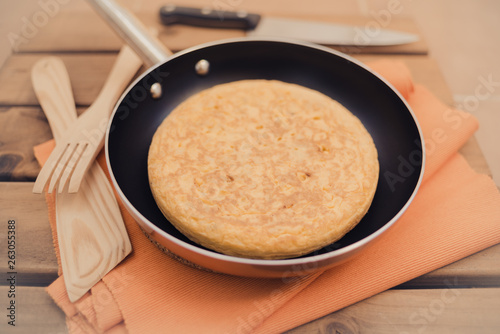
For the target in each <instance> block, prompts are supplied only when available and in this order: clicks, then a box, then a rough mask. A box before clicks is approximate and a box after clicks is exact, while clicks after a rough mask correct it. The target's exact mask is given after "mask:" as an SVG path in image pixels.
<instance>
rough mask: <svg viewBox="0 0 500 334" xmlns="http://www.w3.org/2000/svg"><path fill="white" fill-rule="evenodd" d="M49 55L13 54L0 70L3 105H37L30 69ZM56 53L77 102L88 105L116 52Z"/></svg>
mask: <svg viewBox="0 0 500 334" xmlns="http://www.w3.org/2000/svg"><path fill="white" fill-rule="evenodd" d="M50 55H54V54H20V55H13V56H11V57H10V58H9V59H8V60H7V61H6V63H5V65H4V66H3V67H2V69H1V70H0V105H7V106H16V105H22V106H38V105H39V103H38V100H37V98H36V95H35V92H34V90H33V87H32V84H31V68H32V67H33V65H34V64H35V63H36V62H37V61H38V60H39V59H41V58H43V57H47V56H50ZM55 55H56V56H58V57H60V58H61V59H62V60H63V62H64V64H65V66H66V68H67V70H68V74H69V77H70V81H71V85H72V87H73V95H74V98H75V102H76V104H77V105H80V106H88V105H90V104H91V103H92V102H93V101H94V100H95V99H96V97H97V95H98V94H99V92H100V90H101V88H102V86H103V85H104V81H105V80H106V78H107V76H108V74H109V72H110V71H111V67H112V66H113V64H114V62H115V60H116V57H117V53H116V54H115V53H111V54H55ZM141 72H142V70H141Z"/></svg>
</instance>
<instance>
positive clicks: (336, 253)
mask: <svg viewBox="0 0 500 334" xmlns="http://www.w3.org/2000/svg"><path fill="white" fill-rule="evenodd" d="M263 41H264V42H276V43H286V44H293V45H298V46H304V47H308V48H313V49H316V50H320V51H324V52H327V53H330V54H333V55H335V56H337V57H340V58H343V59H345V60H348V61H349V62H351V63H353V64H355V65H357V66H359V67H361V68H362V69H364V70H365V71H368V72H369V73H370V74H371V75H373V76H375V77H377V78H378V79H379V80H380V81H381V82H382V83H384V84H385V85H386V86H387V87H388V88H390V90H391V91H392V92H393V93H395V94H396V95H397V97H398V98H399V99H400V100H401V102H402V103H403V104H404V106H405V107H406V109H407V111H408V112H409V113H410V115H411V117H412V119H413V122H414V124H415V126H416V128H417V131H418V134H419V137H420V145H421V146H420V147H421V150H422V167H421V170H420V174H419V176H418V180H417V183H416V185H415V187H414V189H413V191H412V194H411V195H410V197H409V198H408V200H407V201H406V203H405V204H404V205H403V207H402V208H401V209H400V210H399V211H398V213H397V214H396V215H394V216H393V217H392V218H391V219H390V220H389V221H388V222H386V223H385V224H384V225H383V226H382V227H380V228H379V229H377V230H376V231H375V232H373V233H371V234H370V235H368V236H366V237H364V238H362V239H360V240H358V241H356V242H354V243H352V244H350V245H348V246H345V247H342V248H340V249H336V250H332V251H329V252H326V253H324V254H316V255H306V256H305V257H300V258H291V259H277V260H272V259H251V258H242V257H236V256H232V255H226V254H221V253H217V252H215V251H211V250H207V249H203V248H201V247H199V246H195V245H191V244H189V243H187V242H185V241H182V240H180V239H178V238H176V237H174V236H172V235H171V234H169V233H167V232H165V231H164V230H162V229H161V228H159V227H158V226H156V225H155V224H154V223H152V222H150V221H149V220H148V219H147V218H146V217H144V216H143V215H142V213H141V212H139V210H137V209H136V208H135V207H134V206H133V205H132V203H131V202H130V201H129V200H128V198H127V197H126V196H125V194H124V193H123V192H122V190H121V188H120V186H119V185H118V182H117V180H116V178H115V176H114V173H113V170H112V168H111V161H110V157H109V135H110V131H111V125H112V122H113V120H114V119H115V115H116V112H117V110H118V106H120V104H121V103H122V101H123V99H124V98H125V97H126V96H127V95H128V94H129V92H130V90H131V89H132V88H133V87H134V86H135V85H136V84H137V83H138V82H140V81H141V80H143V79H144V77H146V76H148V75H149V74H150V73H151V72H152V71H153V70H154V69H156V68H158V67H160V66H162V65H163V64H165V63H166V62H169V61H171V60H172V59H175V58H178V57H180V56H182V55H184V54H187V53H190V52H193V51H196V50H200V49H203V48H206V47H212V46H217V45H222V44H230V43H241V42H263ZM425 151H426V147H425V143H424V136H423V132H422V129H421V126H420V124H419V122H418V120H417V118H416V116H415V113H414V112H413V110H412V108H411V107H410V105H409V104H408V102H407V101H406V99H405V98H404V97H403V96H402V95H401V93H400V92H399V91H398V90H397V89H396V88H395V87H394V86H393V85H392V84H391V83H390V82H388V81H387V80H386V79H385V78H383V77H382V76H381V75H379V74H378V73H376V72H374V71H373V70H372V69H370V68H369V67H368V66H366V65H365V64H363V63H362V62H361V61H359V60H357V59H355V58H353V57H352V56H349V55H347V54H345V53H343V52H340V51H337V50H334V49H332V48H329V47H326V46H322V45H318V44H315V43H311V42H305V41H298V40H293V39H288V38H272V37H269V38H265V37H238V38H229V39H222V40H217V41H212V42H207V43H203V44H199V45H196V46H193V47H189V48H187V49H184V50H182V51H179V52H176V53H175V54H173V55H172V56H171V57H169V58H168V59H167V60H166V61H165V62H162V63H159V64H156V65H153V66H151V67H149V68H148V69H146V70H145V71H144V73H142V74H141V75H140V76H138V77H137V78H136V80H134V81H133V82H132V83H131V84H130V85H129V86H128V88H127V89H126V90H125V91H124V92H123V94H122V95H121V96H120V98H119V99H118V101H117V102H116V104H115V106H114V109H113V112H112V113H111V116H110V120H109V122H108V125H107V128H106V136H105V157H106V164H107V168H108V171H109V174H110V178H111V183H112V184H113V187H114V188H115V190H116V191H117V193H118V195H119V197H120V200H121V201H122V203H123V204H124V206H125V207H126V209H127V210H128V211H129V212H130V213H131V214H132V215H133V218H134V219H140V221H141V223H142V224H145V225H146V226H147V227H148V228H149V229H150V230H152V231H154V232H155V233H158V234H159V235H160V236H161V237H163V238H166V239H168V240H169V241H170V242H173V243H175V244H177V246H179V247H183V248H186V249H188V250H189V251H191V252H194V253H197V254H199V255H202V256H205V257H208V258H212V259H216V260H220V261H225V262H230V263H235V264H245V265H253V266H260V267H279V266H293V265H304V264H307V263H313V262H314V263H317V262H321V261H324V260H328V259H331V258H336V257H342V256H343V255H346V254H348V253H350V252H353V251H355V250H357V249H361V248H363V247H364V246H366V245H368V244H370V243H371V242H372V241H373V240H375V239H376V238H378V237H379V236H380V235H381V234H383V233H384V232H385V231H386V230H388V229H389V228H390V227H391V226H392V225H394V224H395V222H396V221H398V220H399V218H401V216H402V215H403V214H404V213H405V212H406V210H407V209H408V207H409V206H410V204H411V203H412V202H413V200H414V198H415V196H416V194H417V193H418V191H419V189H420V186H421V184H422V179H423V176H424V171H425V164H426V154H425ZM312 254H314V252H313V253H312Z"/></svg>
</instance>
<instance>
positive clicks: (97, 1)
mask: <svg viewBox="0 0 500 334" xmlns="http://www.w3.org/2000/svg"><path fill="white" fill-rule="evenodd" d="M87 2H88V3H89V4H90V5H91V6H92V7H94V9H95V10H96V12H97V13H99V14H100V15H101V17H102V18H103V19H104V20H105V21H106V22H108V24H109V25H110V26H111V27H112V28H113V30H114V31H115V32H116V33H117V34H118V35H119V36H120V37H121V38H122V39H123V40H124V41H125V43H127V44H128V45H129V46H130V47H131V48H132V49H133V50H134V51H135V52H136V53H137V54H138V55H139V56H140V57H141V58H142V60H143V61H144V63H145V64H146V65H147V66H148V67H150V66H153V65H156V64H160V63H163V62H164V61H166V60H167V59H168V58H169V57H170V56H171V55H172V52H171V51H170V50H168V49H167V48H166V47H165V46H163V44H162V43H161V42H160V41H159V40H158V39H157V38H156V37H154V36H151V34H150V33H149V32H148V29H147V28H146V27H145V26H144V25H143V24H142V22H140V21H139V20H138V19H137V18H136V17H135V16H134V15H132V14H131V13H130V12H128V11H127V10H125V9H124V8H123V7H121V6H119V5H118V4H117V3H116V2H115V1H114V0H87Z"/></svg>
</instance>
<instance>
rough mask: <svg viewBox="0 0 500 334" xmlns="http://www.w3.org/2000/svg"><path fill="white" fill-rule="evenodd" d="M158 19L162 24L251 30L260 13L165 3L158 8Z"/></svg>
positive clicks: (256, 22) (255, 24)
mask: <svg viewBox="0 0 500 334" xmlns="http://www.w3.org/2000/svg"><path fill="white" fill-rule="evenodd" d="M160 19H161V22H162V23H163V24H164V25H173V24H184V25H191V26H198V27H207V28H228V29H244V30H252V29H254V28H255V27H256V26H257V24H258V23H259V21H260V15H259V14H251V13H247V12H245V11H234V12H233V11H226V10H216V9H211V8H191V7H181V6H175V5H166V6H163V7H161V8H160Z"/></svg>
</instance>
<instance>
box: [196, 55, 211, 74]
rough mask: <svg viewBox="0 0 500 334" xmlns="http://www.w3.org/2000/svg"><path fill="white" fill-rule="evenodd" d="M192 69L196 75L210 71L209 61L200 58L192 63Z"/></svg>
mask: <svg viewBox="0 0 500 334" xmlns="http://www.w3.org/2000/svg"><path fill="white" fill-rule="evenodd" d="M194 69H195V71H196V73H197V74H198V75H203V76H205V75H207V74H208V72H209V71H210V63H209V62H208V61H207V60H206V59H201V60H199V61H198V62H197V63H196V65H194Z"/></svg>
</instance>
